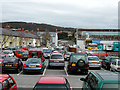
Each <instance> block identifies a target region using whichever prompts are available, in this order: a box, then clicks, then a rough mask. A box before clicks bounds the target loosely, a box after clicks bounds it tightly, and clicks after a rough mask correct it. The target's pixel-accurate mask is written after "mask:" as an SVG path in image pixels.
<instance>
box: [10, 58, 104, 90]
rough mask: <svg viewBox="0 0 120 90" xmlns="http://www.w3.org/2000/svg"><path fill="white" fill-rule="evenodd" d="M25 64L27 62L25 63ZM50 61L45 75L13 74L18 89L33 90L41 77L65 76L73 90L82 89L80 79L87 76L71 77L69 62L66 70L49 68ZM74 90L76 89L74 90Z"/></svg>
mask: <svg viewBox="0 0 120 90" xmlns="http://www.w3.org/2000/svg"><path fill="white" fill-rule="evenodd" d="M23 63H25V61H23ZM47 64H48V60H46V61H45V65H46V68H45V70H44V72H43V74H37V73H28V74H23V72H22V71H21V72H20V73H18V74H15V73H12V74H10V75H12V76H13V77H14V79H15V81H16V83H17V87H18V88H19V89H22V90H23V88H25V89H29V90H32V89H33V87H34V86H35V84H36V83H37V81H38V80H39V79H40V77H41V76H64V77H66V78H67V80H68V81H69V83H70V86H71V88H81V87H82V81H80V78H84V77H85V76H86V75H81V74H80V73H79V74H78V73H76V74H72V75H69V74H68V73H67V71H66V67H67V64H68V62H65V68H64V69H61V68H52V69H49V68H47ZM90 71H104V69H101V70H89V72H90ZM73 90H74V89H73Z"/></svg>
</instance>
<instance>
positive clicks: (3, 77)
mask: <svg viewBox="0 0 120 90" xmlns="http://www.w3.org/2000/svg"><path fill="white" fill-rule="evenodd" d="M7 78H9V75H8V74H0V82H3V81H4V80H6V79H7Z"/></svg>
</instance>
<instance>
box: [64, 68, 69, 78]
mask: <svg viewBox="0 0 120 90" xmlns="http://www.w3.org/2000/svg"><path fill="white" fill-rule="evenodd" d="M64 70H65V73H66V75H67V76H69V75H68V73H67V70H66V68H65V67H64Z"/></svg>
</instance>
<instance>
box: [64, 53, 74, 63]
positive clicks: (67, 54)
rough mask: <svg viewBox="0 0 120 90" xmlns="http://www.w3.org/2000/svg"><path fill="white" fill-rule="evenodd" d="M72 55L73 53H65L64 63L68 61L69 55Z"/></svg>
mask: <svg viewBox="0 0 120 90" xmlns="http://www.w3.org/2000/svg"><path fill="white" fill-rule="evenodd" d="M72 53H74V52H66V53H65V60H66V61H68V60H69V58H70V55H71V54H72Z"/></svg>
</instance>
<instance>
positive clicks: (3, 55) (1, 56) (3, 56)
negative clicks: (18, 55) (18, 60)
mask: <svg viewBox="0 0 120 90" xmlns="http://www.w3.org/2000/svg"><path fill="white" fill-rule="evenodd" d="M5 57H7V56H6V55H5V54H0V59H4V58H5ZM8 57H9V56H8Z"/></svg>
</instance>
